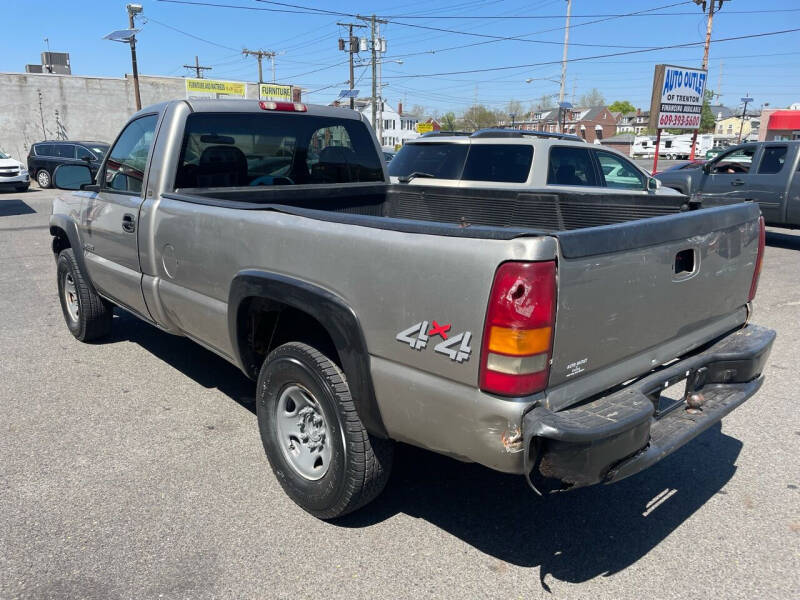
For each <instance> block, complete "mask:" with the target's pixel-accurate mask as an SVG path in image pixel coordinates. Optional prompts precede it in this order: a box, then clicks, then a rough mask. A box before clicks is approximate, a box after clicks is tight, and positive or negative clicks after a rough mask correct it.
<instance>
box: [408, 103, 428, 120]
mask: <svg viewBox="0 0 800 600" xmlns="http://www.w3.org/2000/svg"><path fill="white" fill-rule="evenodd" d="M406 115H408V116H409V117H417V118H418V119H419V118H421V117H423V116H425V107H424V106H422V105H421V104H415V105H414V106H412V107H411V108H410V109H409V110H407V111H406Z"/></svg>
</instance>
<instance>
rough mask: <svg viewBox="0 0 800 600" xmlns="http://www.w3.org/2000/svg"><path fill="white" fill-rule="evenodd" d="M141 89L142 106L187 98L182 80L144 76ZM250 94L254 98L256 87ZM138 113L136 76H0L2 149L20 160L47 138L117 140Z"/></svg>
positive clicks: (12, 74) (140, 84) (22, 74)
mask: <svg viewBox="0 0 800 600" xmlns="http://www.w3.org/2000/svg"><path fill="white" fill-rule="evenodd" d="M139 89H140V92H141V96H142V106H147V105H149V104H154V103H156V102H163V101H165V100H173V99H175V98H185V97H186V88H185V83H184V79H183V78H182V77H150V76H147V75H140V76H139ZM39 94H41V112H40V109H39ZM247 95H248V97H251V98H256V97H257V95H258V87H257V86H256V85H255V84H250V85H248V86H247ZM56 111H57V112H58V118H56ZM134 112H136V106H135V99H134V94H133V79H132V77H125V78H122V77H81V76H76V75H52V74H49V73H48V74H38V73H0V148H2V149H3V150H5V151H6V152H8V153H9V154H11V155H12V156H13V157H14V158H16V159H18V160H21V161H22V162H25V157H26V156H27V155H28V149H29V148H30V146H31V144H33V143H34V142H38V141H41V140H43V139H59V138H61V139H74V140H96V141H104V142H109V143H110V142H113V141H114V138H115V137H116V135H117V133H118V132H119V130H120V129H121V128H122V126H123V125H124V124H125V122H126V121H127V120H128V118H129V117H130V116H131V115H132V114H133V113H134ZM42 122H44V128H43V127H42Z"/></svg>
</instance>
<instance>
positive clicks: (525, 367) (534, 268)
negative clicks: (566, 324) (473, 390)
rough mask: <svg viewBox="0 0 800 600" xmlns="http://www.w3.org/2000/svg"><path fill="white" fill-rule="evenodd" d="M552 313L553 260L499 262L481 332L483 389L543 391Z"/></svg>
mask: <svg viewBox="0 0 800 600" xmlns="http://www.w3.org/2000/svg"><path fill="white" fill-rule="evenodd" d="M555 317H556V263H555V262H553V261H549V262H533V263H526V262H507V263H503V264H502V265H500V268H498V269H497V273H496V274H495V276H494V283H493V284H492V292H491V295H490V296H489V308H488V310H487V312H486V325H485V327H484V331H483V344H482V351H481V370H480V387H481V389H482V390H484V391H486V392H492V393H494V394H501V395H503V396H527V395H529V394H533V393H536V392H540V391H542V390H543V389H544V388H545V386H546V385H547V377H548V374H549V372H550V356H551V352H552V345H553V329H554V326H555Z"/></svg>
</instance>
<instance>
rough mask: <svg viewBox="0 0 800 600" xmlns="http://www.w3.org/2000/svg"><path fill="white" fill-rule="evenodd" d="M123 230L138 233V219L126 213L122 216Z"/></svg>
mask: <svg viewBox="0 0 800 600" xmlns="http://www.w3.org/2000/svg"><path fill="white" fill-rule="evenodd" d="M122 229H124V230H125V231H127V232H128V233H133V232H134V231H136V218H135V217H134V216H133V215H132V214H130V213H126V214H124V215H123V216H122Z"/></svg>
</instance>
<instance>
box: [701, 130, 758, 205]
mask: <svg viewBox="0 0 800 600" xmlns="http://www.w3.org/2000/svg"><path fill="white" fill-rule="evenodd" d="M757 150H758V146H756V145H755V144H750V145H745V146H737V147H736V148H734V149H733V150H729V151H728V152H725V153H724V154H720V155H719V156H718V157H717V158H716V159H715V160H714V161H712V162H711V163H710V166H709V171H708V173H707V174H706V175H705V178H704V181H703V184H702V186H701V188H700V194H701V195H702V196H703V197H705V196H711V197H713V198H715V199H725V200H733V201H738V202H741V201H744V200H747V199H748V198H751V197H752V181H751V178H752V174H751V169H753V170H754V169H755V164H756V162H755V158H756V152H757Z"/></svg>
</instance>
